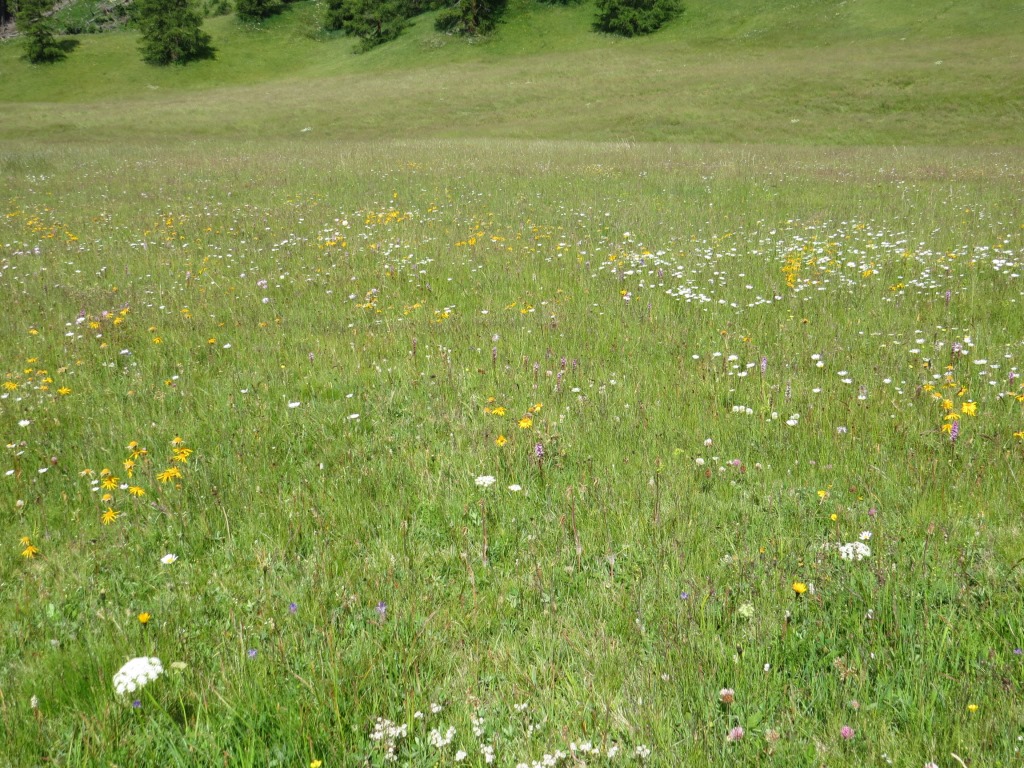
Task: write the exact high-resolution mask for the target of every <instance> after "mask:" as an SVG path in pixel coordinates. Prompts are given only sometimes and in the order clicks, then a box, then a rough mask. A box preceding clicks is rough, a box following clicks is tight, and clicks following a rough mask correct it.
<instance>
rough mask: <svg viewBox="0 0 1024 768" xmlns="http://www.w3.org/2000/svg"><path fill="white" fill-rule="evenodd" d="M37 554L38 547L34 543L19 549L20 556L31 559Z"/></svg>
mask: <svg viewBox="0 0 1024 768" xmlns="http://www.w3.org/2000/svg"><path fill="white" fill-rule="evenodd" d="M38 554H39V547H37V546H36V545H35V544H29V545H28V546H27V547H25V549H23V550H22V551H21V556H22V557H25V558H28V559H29V560H31V559H32V558H33V557H35V556H36V555H38Z"/></svg>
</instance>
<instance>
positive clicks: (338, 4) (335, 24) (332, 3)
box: [324, 0, 411, 51]
mask: <svg viewBox="0 0 1024 768" xmlns="http://www.w3.org/2000/svg"><path fill="white" fill-rule="evenodd" d="M410 11H411V8H410V6H409V4H408V3H407V2H406V1H405V0H327V8H326V11H325V14H324V27H325V28H326V29H329V30H341V31H342V32H344V33H345V34H346V35H351V36H352V37H357V38H359V47H360V48H361V49H362V50H364V51H368V50H370V49H371V48H373V47H374V46H377V45H380V44H381V43H386V42H388V41H389V40H394V39H395V38H396V37H398V36H399V35H400V34H401V33H402V30H403V29H405V28H406V26H407V25H408V19H409V15H410Z"/></svg>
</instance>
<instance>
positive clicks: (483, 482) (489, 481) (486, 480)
mask: <svg viewBox="0 0 1024 768" xmlns="http://www.w3.org/2000/svg"><path fill="white" fill-rule="evenodd" d="M476 484H477V485H478V486H480V487H481V488H490V487H491V486H492V485H494V477H493V476H492V475H480V477H478V478H477V479H476Z"/></svg>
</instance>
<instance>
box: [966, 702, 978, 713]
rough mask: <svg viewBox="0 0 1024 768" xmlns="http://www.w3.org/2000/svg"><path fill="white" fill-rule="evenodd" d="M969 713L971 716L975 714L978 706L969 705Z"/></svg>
mask: <svg viewBox="0 0 1024 768" xmlns="http://www.w3.org/2000/svg"><path fill="white" fill-rule="evenodd" d="M967 711H968V712H970V713H971V714H974V713H975V712H977V711H978V705H977V704H968V705H967Z"/></svg>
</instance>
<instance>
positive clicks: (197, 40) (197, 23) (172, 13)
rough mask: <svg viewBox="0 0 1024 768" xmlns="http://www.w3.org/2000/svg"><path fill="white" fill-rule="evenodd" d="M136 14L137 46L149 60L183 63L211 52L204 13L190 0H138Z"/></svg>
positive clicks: (210, 54) (159, 62) (152, 62)
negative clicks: (204, 28)
mask: <svg viewBox="0 0 1024 768" xmlns="http://www.w3.org/2000/svg"><path fill="white" fill-rule="evenodd" d="M136 17H137V20H138V24H139V29H140V30H141V31H142V43H141V45H140V46H139V50H140V51H142V58H143V60H144V61H147V62H149V63H150V64H160V65H165V64H184V63H185V62H188V61H194V60H196V59H208V58H211V57H212V56H213V48H212V47H211V46H210V36H209V35H208V34H206V33H205V32H203V29H202V26H203V17H202V16H201V15H200V14H199V12H198V11H197V10H196V9H195V7H194V6H193V5H192V4H191V3H190V2H189V0H138V2H137V3H136Z"/></svg>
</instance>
